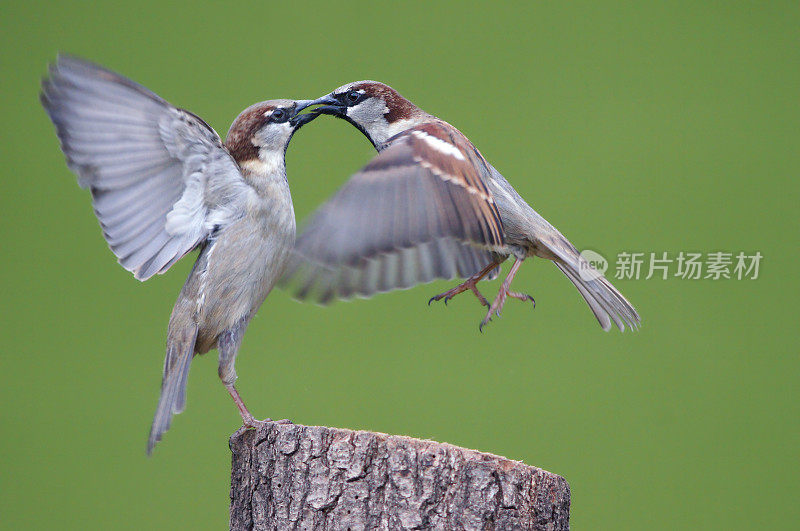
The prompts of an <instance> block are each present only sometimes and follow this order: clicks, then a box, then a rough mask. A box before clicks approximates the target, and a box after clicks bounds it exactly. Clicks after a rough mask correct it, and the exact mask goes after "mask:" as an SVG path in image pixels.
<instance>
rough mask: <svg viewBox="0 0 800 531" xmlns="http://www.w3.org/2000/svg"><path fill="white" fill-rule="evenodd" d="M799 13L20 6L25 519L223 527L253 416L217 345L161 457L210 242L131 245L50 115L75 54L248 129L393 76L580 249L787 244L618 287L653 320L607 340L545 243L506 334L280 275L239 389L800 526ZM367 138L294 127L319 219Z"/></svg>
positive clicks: (677, 515) (692, 523) (5, 180)
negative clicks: (192, 293) (241, 115)
mask: <svg viewBox="0 0 800 531" xmlns="http://www.w3.org/2000/svg"><path fill="white" fill-rule="evenodd" d="M799 15H800V6H799V5H798V4H797V2H747V3H743V2H714V3H706V2H694V1H693V2H658V3H638V2H630V3H617V2H614V3H609V2H605V3H596V2H578V3H572V2H571V3H569V4H566V3H561V2H552V3H550V2H548V3H546V4H539V3H535V4H534V3H526V4H522V3H519V4H514V5H512V4H506V5H500V4H497V3H493V4H492V5H489V4H486V5H484V6H482V7H478V6H474V7H470V5H469V4H465V3H462V2H458V3H447V4H446V3H438V2H420V3H409V2H404V3H391V4H389V3H387V4H381V5H374V4H372V3H369V4H367V3H364V4H362V3H358V2H342V3H335V2H323V3H319V4H305V3H290V2H281V3H278V4H273V3H270V2H257V3H244V2H237V3H235V5H233V3H232V5H229V6H227V7H223V5H222V4H219V3H206V2H187V3H184V4H179V3H177V2H146V1H145V2H128V3H127V5H124V6H119V7H113V6H110V5H103V4H98V3H95V2H87V3H85V4H84V3H80V4H79V3H75V4H71V3H69V2H59V3H57V4H56V3H53V4H51V5H47V4H37V3H36V2H29V3H25V4H24V5H23V3H22V2H17V3H10V2H6V3H5V4H4V5H3V7H2V17H1V18H0V30H1V31H0V46H2V50H3V52H2V54H0V65H2V81H1V82H0V87H2V117H3V122H4V125H3V127H2V128H0V146H2V147H1V148H0V152H2V169H1V170H0V171H1V172H2V175H0V190H2V195H1V197H2V209H0V216H2V227H3V237H2V239H0V248H1V249H2V260H0V274H1V278H2V305H0V312H2V314H1V315H0V317H2V342H3V350H4V351H5V352H4V354H3V355H2V356H0V374H2V381H3V385H2V386H0V403H2V408H0V422H1V424H0V428H1V429H2V442H0V456H1V457H0V466H1V467H2V472H1V473H0V485H1V487H2V488H1V489H0V490H2V496H0V514H1V515H2V517H0V526H3V527H6V528H9V529H20V528H26V527H27V528H61V529H67V528H72V529H87V528H132V529H144V528H150V527H155V528H176V527H186V528H197V529H200V528H207V529H220V528H224V527H225V526H226V523H227V510H228V488H229V466H230V453H229V451H228V447H227V437H228V436H229V435H230V434H231V433H232V432H233V431H235V430H236V429H237V428H238V427H239V425H240V419H239V416H238V413H237V411H236V408H235V407H234V405H233V403H232V402H231V400H230V398H229V397H228V395H227V394H226V392H225V390H224V388H223V386H222V385H220V384H219V382H218V379H217V375H216V362H215V359H214V356H215V355H214V354H212V355H210V356H206V357H203V358H200V359H197V360H195V363H194V366H193V370H192V373H191V378H190V384H189V397H188V409H187V411H186V412H185V413H183V414H182V415H180V416H179V417H177V419H176V421H175V422H174V424H173V427H172V429H171V430H170V431H169V433H168V434H167V435H166V438H165V439H164V440H163V441H162V442H161V443H160V445H159V446H157V448H156V451H155V454H154V456H153V457H152V458H147V457H146V456H145V453H144V448H145V439H146V436H147V433H148V429H149V425H150V420H151V415H152V413H153V410H154V408H155V405H156V400H157V394H158V389H159V384H160V373H161V368H162V360H163V350H164V347H163V345H164V338H165V331H166V325H167V318H168V316H169V313H170V310H171V308H172V304H173V302H174V299H175V297H176V295H177V293H178V290H179V289H180V286H181V284H182V283H183V281H184V279H185V277H186V275H187V274H188V271H189V269H190V267H191V262H192V259H191V258H190V259H187V260H184V261H183V262H182V263H179V264H178V265H176V266H175V267H174V268H173V270H171V271H170V272H169V274H167V275H165V276H162V277H158V278H154V279H152V280H151V281H149V282H147V283H144V284H142V283H139V282H137V281H136V280H134V279H133V277H132V275H130V274H129V273H127V272H126V271H124V270H123V269H122V268H121V267H119V266H118V265H117V264H116V263H115V259H114V257H113V255H112V254H111V252H110V251H109V250H108V249H107V247H106V245H105V243H104V242H103V240H102V238H101V234H100V230H99V228H98V225H97V222H96V220H95V218H94V215H93V213H92V209H91V207H90V201H89V197H88V194H87V193H86V192H85V191H82V190H80V189H79V188H78V187H77V185H76V182H75V177H74V176H73V175H72V174H70V172H69V171H68V170H67V168H66V166H65V164H64V160H63V156H62V154H61V153H60V152H59V150H58V144H57V141H56V138H55V135H54V133H53V128H52V126H51V124H50V123H49V121H48V119H47V117H46V115H45V113H44V112H43V110H42V109H41V107H40V106H39V102H38V90H39V81H40V78H41V76H42V75H43V74H44V73H45V71H46V66H47V63H48V62H49V61H51V60H53V59H54V58H55V56H56V53H57V52H58V51H59V50H61V51H68V52H71V53H74V54H77V55H80V56H84V57H86V58H89V59H91V60H94V61H96V62H99V63H101V64H103V65H105V66H107V67H109V68H111V69H113V70H116V71H118V72H120V73H122V74H124V75H126V76H128V77H130V78H132V79H134V80H136V81H138V82H139V83H142V84H143V85H145V86H147V87H149V88H151V89H152V90H154V91H155V92H157V93H158V94H160V95H161V96H163V97H164V98H166V99H168V100H169V101H171V102H173V103H174V104H176V105H178V106H181V107H185V108H187V109H190V110H192V111H193V112H195V113H197V114H199V115H200V116H202V117H203V118H205V119H206V121H208V122H209V123H210V124H211V125H212V126H213V127H215V128H216V129H217V130H218V131H219V132H220V133H221V134H222V135H223V136H224V134H225V132H226V131H227V128H228V126H229V124H230V123H231V121H232V120H233V118H234V117H235V116H236V115H237V114H238V112H239V111H240V110H242V109H244V108H245V107H246V106H248V105H250V104H251V103H254V102H256V101H259V100H263V99H270V98H280V97H288V98H311V97H316V96H319V95H321V94H323V93H325V92H328V91H329V90H332V89H333V88H335V87H337V86H338V85H340V84H343V83H345V82H348V81H353V80H357V79H364V78H371V79H379V80H382V81H385V82H387V83H389V84H391V85H393V86H395V87H396V88H397V89H398V90H400V91H401V92H402V93H403V94H404V95H405V96H407V97H409V98H410V99H411V100H413V101H414V102H415V103H417V104H418V105H420V106H421V107H422V108H424V109H426V110H427V111H429V112H431V113H434V114H436V115H438V116H440V117H443V118H444V119H446V120H448V121H449V122H451V123H452V124H454V125H456V126H457V127H459V128H460V129H461V131H463V132H464V133H465V134H466V135H467V136H468V137H469V138H470V139H471V140H472V141H473V142H474V143H475V144H476V145H477V146H478V147H479V148H480V149H481V151H482V152H483V154H484V155H485V156H486V157H487V158H488V159H489V160H490V161H491V162H492V163H493V164H494V165H495V166H497V168H498V169H499V170H500V171H502V172H503V173H504V174H505V176H506V177H507V178H508V179H509V180H510V181H511V182H512V183H513V184H514V186H515V187H516V188H517V190H518V191H519V192H520V193H521V194H522V195H523V196H524V197H525V198H526V199H527V200H528V201H529V202H530V203H531V204H532V205H533V206H534V208H536V209H537V210H538V211H539V212H540V213H542V214H543V215H544V216H545V217H547V218H548V219H549V220H550V221H551V222H552V223H553V224H554V225H556V226H557V227H558V228H559V229H560V230H561V231H562V232H563V233H564V234H566V235H567V236H568V237H569V238H570V239H572V241H573V242H574V243H575V244H576V245H577V246H578V247H579V248H587V247H588V248H591V249H595V250H598V251H601V252H602V253H603V254H605V255H606V256H608V257H614V256H615V255H616V254H617V253H618V252H621V251H638V252H647V253H649V252H657V253H660V252H663V251H668V252H670V253H677V252H679V251H682V250H683V251H696V252H703V253H705V252H712V251H730V252H738V251H746V252H748V253H752V252H755V251H760V252H761V253H762V254H763V256H764V259H763V262H762V264H761V271H760V278H759V279H758V280H755V281H744V280H742V281H737V280H720V281H711V280H694V281H692V280H682V279H676V278H671V279H669V280H661V279H651V280H638V281H637V280H626V281H615V284H616V285H617V286H618V287H619V288H620V289H621V291H622V292H623V293H625V295H626V296H627V297H628V298H629V299H630V300H631V301H632V302H633V303H634V304H635V305H636V307H637V309H638V310H639V312H640V314H641V315H642V317H643V327H642V330H641V331H640V332H639V333H635V334H630V333H625V334H620V333H618V332H611V333H608V334H606V333H603V332H602V330H601V329H600V328H599V327H598V326H597V323H596V322H595V321H594V319H593V317H592V315H591V313H590V312H589V310H588V309H587V308H586V306H585V304H584V303H583V301H582V300H581V298H580V297H579V296H578V294H577V292H576V291H575V289H574V288H573V287H572V286H571V284H570V283H569V282H567V280H566V279H564V278H563V277H562V276H561V274H560V273H559V272H558V271H557V270H556V268H554V267H553V266H551V265H550V264H547V263H545V262H543V261H536V262H534V263H533V264H530V265H528V264H526V265H525V266H524V267H523V268H522V270H521V273H520V274H519V276H518V277H517V278H518V280H517V281H516V283H515V286H516V287H517V288H518V289H520V290H523V291H527V292H530V293H532V294H533V295H534V296H535V297H536V301H537V308H536V310H534V311H532V310H531V309H530V308H529V307H528V306H526V305H522V304H521V303H518V302H516V301H511V302H510V303H509V305H508V306H507V308H506V311H505V312H504V314H503V317H502V319H495V321H494V322H493V323H492V324H491V325H490V326H489V327H488V328H487V329H486V330H485V333H484V334H480V333H479V332H478V327H477V325H478V321H479V320H480V318H481V317H482V315H483V312H482V310H481V308H480V307H479V306H478V305H477V303H476V302H475V300H474V299H473V298H472V297H470V296H464V297H461V298H458V299H456V300H455V301H453V303H451V304H450V306H449V307H448V308H445V307H444V306H432V307H430V308H429V307H428V306H427V305H426V301H427V300H428V298H429V297H430V296H431V295H433V294H435V293H437V292H439V291H442V290H444V289H446V288H447V287H448V286H449V285H450V284H449V283H447V282H438V283H435V284H431V285H427V286H420V287H417V288H415V289H412V290H409V291H404V292H396V293H393V294H389V295H382V296H380V297H377V298H375V299H373V300H370V301H362V300H359V301H356V302H351V303H339V304H336V305H335V306H333V307H330V308H321V307H317V306H313V305H303V304H299V303H297V302H294V301H292V300H291V298H290V297H289V296H288V295H287V293H285V292H283V291H279V290H276V291H275V292H274V293H273V294H272V295H271V296H270V297H269V298H268V299H267V302H266V303H265V305H264V307H263V308H262V309H261V311H260V312H259V314H258V316H257V317H256V318H255V320H254V321H253V323H252V324H251V326H250V329H249V330H248V332H247V335H246V337H245V341H244V346H243V350H242V352H241V354H240V357H239V362H238V365H237V368H238V371H239V374H240V378H239V386H240V391H241V392H242V394H243V396H244V398H245V400H246V402H247V404H248V405H249V407H250V409H251V410H252V411H253V412H254V414H255V415H256V416H261V417H267V416H269V417H272V418H285V417H288V418H291V419H293V420H295V421H296V422H298V423H303V424H321V425H327V426H338V427H347V428H354V429H367V430H377V431H383V432H388V433H395V434H406V435H411V436H417V437H424V438H431V439H436V440H439V441H447V442H450V443H454V444H457V445H462V446H466V447H470V448H477V449H481V450H484V451H488V452H492V453H496V454H501V455H505V456H508V457H510V458H513V459H520V460H524V461H525V462H526V463H529V464H533V465H537V466H540V467H543V468H545V469H547V470H550V471H553V472H556V473H558V474H561V475H563V476H564V477H566V478H567V479H568V480H569V482H570V484H571V486H572V494H573V505H572V524H573V527H574V528H575V529H658V528H664V529H674V528H684V529H687V528H688V529H712V528H717V529H734V528H742V529H744V528H748V529H749V528H759V529H776V528H791V527H794V526H795V525H797V523H798V517H799V516H800V512H799V511H800V504H798V503H797V496H798V494H800V489H799V488H798V474H799V473H800V470H799V467H798V463H799V462H800V459H798V448H800V425H799V420H800V407H799V406H798V404H800V401H798V398H800V397H799V396H798V369H799V368H800V363H798V362H799V361H800V356H798V347H797V344H798V341H797V340H798V317H797V295H798V293H800V289H798V288H799V287H800V286H798V267H797V262H796V254H797V244H798V240H799V238H798V235H800V231H798V228H799V227H798V184H797V178H798V168H800V164H799V163H800V160H799V159H800V157H799V156H798V154H799V153H800V149H798V148H800V47H799V46H798V42H800V41H799V40H798V37H799V36H800V30H798V28H800V16H799ZM371 156H372V151H371V146H370V145H369V143H368V142H367V141H366V140H365V139H364V138H363V137H361V136H360V134H359V133H358V132H357V131H356V130H355V129H353V128H352V127H350V126H349V125H347V124H346V123H344V122H342V121H335V120H332V119H321V120H318V121H317V122H315V123H314V124H313V126H310V127H308V128H306V129H304V130H303V131H302V132H301V133H300V134H298V135H297V137H295V141H294V142H293V144H292V146H291V148H290V149H289V153H288V168H289V179H290V182H291V185H292V191H293V195H294V201H295V207H296V211H297V214H298V218H299V219H301V220H302V219H303V218H304V217H305V216H306V215H307V214H308V213H309V212H311V210H312V209H313V208H314V207H315V206H316V205H318V204H319V203H320V202H321V201H323V200H324V198H326V197H327V196H329V195H330V194H331V193H332V192H333V191H334V190H335V189H337V187H339V186H340V185H341V184H342V183H343V182H344V180H345V179H346V178H347V177H348V176H349V175H350V174H351V173H352V172H353V171H355V170H357V169H358V168H359V167H360V166H361V165H363V164H364V163H365V162H366V161H367V160H368V159H369V158H370V157H371ZM507 267H508V266H506V268H507ZM673 271H674V268H673ZM497 285H498V283H497V282H493V283H492V284H491V285H487V286H486V287H485V293H486V294H487V295H491V296H493V295H494V293H495V292H496V289H497Z"/></svg>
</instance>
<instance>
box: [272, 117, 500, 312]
mask: <svg viewBox="0 0 800 531" xmlns="http://www.w3.org/2000/svg"><path fill="white" fill-rule="evenodd" d="M483 172H488V168H487V165H486V162H485V161H484V160H483V157H481V155H480V154H479V153H478V152H477V150H476V149H475V148H474V147H473V146H472V144H471V143H470V142H469V141H468V140H467V139H466V138H465V137H464V136H463V135H461V134H460V133H459V132H458V131H457V130H455V129H454V128H453V127H451V126H449V125H448V124H444V123H426V124H422V125H420V126H417V127H415V128H413V129H410V130H408V131H405V132H403V133H401V134H400V135H398V136H397V137H395V138H394V139H393V140H392V141H391V142H390V145H389V146H388V147H387V148H385V149H384V150H383V151H381V152H380V153H379V154H378V155H377V156H376V157H375V158H374V159H373V160H372V161H371V162H370V163H369V164H367V166H366V167H364V169H362V170H361V171H360V172H358V173H356V174H355V175H354V176H353V177H352V178H351V179H350V180H349V181H348V182H347V183H346V184H345V185H344V186H343V187H342V188H341V189H340V190H339V191H338V192H337V193H336V194H335V195H334V196H333V197H332V198H331V199H330V200H328V202H327V203H325V204H324V205H322V206H321V207H320V208H319V209H318V210H317V211H316V212H315V213H314V214H313V215H312V217H311V219H310V221H309V222H308V224H307V225H306V227H305V229H304V230H303V231H302V233H301V234H300V236H299V237H298V238H297V243H296V248H295V253H294V257H293V260H292V262H291V263H290V266H289V268H288V272H287V274H286V275H285V280H284V283H287V282H288V283H290V284H292V285H293V286H294V287H295V289H294V291H295V293H296V296H297V297H298V298H300V299H306V298H311V299H315V300H319V301H320V302H323V303H324V302H328V301H330V300H331V299H333V298H349V297H352V296H353V295H359V296H363V297H368V296H371V295H373V294H374V293H376V292H385V291H390V290H393V289H397V288H408V287H411V286H413V285H415V284H418V283H421V282H429V281H431V280H433V279H434V278H446V279H449V278H453V277H455V276H459V277H468V276H471V275H473V274H474V273H476V272H478V271H480V270H481V269H483V268H484V267H486V266H487V265H488V264H489V263H491V261H492V251H493V250H497V249H500V248H501V247H503V246H504V239H503V226H502V222H501V221H500V215H499V213H498V211H497V207H496V206H495V204H494V200H493V198H492V196H491V192H489V190H488V188H487V187H486V185H485V183H484V173H483Z"/></svg>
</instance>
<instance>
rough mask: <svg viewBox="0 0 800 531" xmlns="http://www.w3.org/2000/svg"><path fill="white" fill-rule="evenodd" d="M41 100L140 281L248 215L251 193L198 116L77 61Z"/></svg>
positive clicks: (58, 68)
mask: <svg viewBox="0 0 800 531" xmlns="http://www.w3.org/2000/svg"><path fill="white" fill-rule="evenodd" d="M41 100H42V104H43V105H44V107H45V109H46V110H47V113H48V114H49V115H50V118H51V119H52V121H53V123H54V124H55V126H56V132H57V133H58V137H59V140H60V141H61V147H62V150H63V151H64V154H65V155H66V158H67V164H68V165H69V167H70V169H72V170H73V171H74V172H75V173H76V174H78V177H79V180H78V182H79V184H80V185H81V186H82V187H84V188H89V189H90V190H91V192H92V201H93V205H94V210H95V214H96V215H97V218H98V220H99V221H100V226H101V227H102V229H103V235H104V237H105V238H106V241H107V242H108V244H109V246H110V247H111V250H112V251H113V252H114V254H115V255H116V256H117V258H118V259H119V262H120V264H121V265H122V266H123V267H125V268H126V269H128V270H129V271H131V272H133V273H134V275H135V276H136V278H138V279H140V280H146V279H147V278H150V277H151V276H152V275H154V274H156V273H163V272H164V271H166V270H167V269H169V267H170V266H171V265H172V264H173V263H175V262H176V261H177V260H178V259H180V258H181V257H182V256H183V255H185V254H186V253H187V252H189V251H190V250H192V249H193V248H194V247H196V246H197V245H198V244H200V243H201V242H203V241H204V240H205V239H206V238H207V237H208V236H209V234H210V233H211V232H212V230H213V229H214V226H215V225H224V224H225V223H228V222H230V221H233V220H234V219H236V217H237V216H238V215H240V213H241V211H242V208H240V207H241V206H242V202H243V201H244V200H245V198H246V194H247V193H248V192H249V187H248V185H247V184H246V183H245V182H244V179H243V178H242V175H241V173H240V171H239V168H238V166H237V165H236V163H235V162H234V161H233V159H232V158H231V157H230V154H229V153H228V152H227V150H226V149H225V148H224V147H223V145H222V142H221V140H220V138H219V136H218V135H217V134H216V133H215V132H214V131H213V130H212V129H211V128H210V127H209V126H208V125H207V124H206V123H205V122H203V121H202V120H201V119H199V118H198V117H197V116H195V115H194V114H192V113H190V112H188V111H184V110H182V109H178V108H176V107H173V106H172V105H170V104H169V103H167V102H166V101H165V100H163V99H162V98H161V97H159V96H157V95H156V94H154V93H152V92H150V91H149V90H147V89H146V88H144V87H142V86H140V85H138V84H136V83H134V82H133V81H131V80H129V79H126V78H124V77H122V76H120V75H119V74H116V73H114V72H111V71H109V70H106V69H104V68H102V67H100V66H97V65H94V64H92V63H88V62H86V61H83V60H80V59H77V58H74V57H69V56H60V57H59V59H58V61H57V62H56V63H54V64H53V65H52V66H51V67H50V70H49V77H48V78H47V79H45V80H44V81H43V82H42V97H41Z"/></svg>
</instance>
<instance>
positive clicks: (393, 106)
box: [351, 81, 427, 123]
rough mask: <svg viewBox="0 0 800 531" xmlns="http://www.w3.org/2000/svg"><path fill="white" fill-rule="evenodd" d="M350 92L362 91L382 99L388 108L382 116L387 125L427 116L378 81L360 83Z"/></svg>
mask: <svg viewBox="0 0 800 531" xmlns="http://www.w3.org/2000/svg"><path fill="white" fill-rule="evenodd" d="M351 90H363V91H364V93H365V94H366V95H367V96H374V97H378V98H381V99H383V101H385V102H386V107H388V108H389V112H388V113H386V114H385V115H384V116H385V117H386V121H387V122H389V123H394V122H395V121H397V120H405V119H408V118H412V117H415V116H421V115H425V114H427V113H425V111H423V110H422V109H420V108H419V107H417V106H416V105H414V104H413V103H411V102H410V101H408V100H407V99H405V98H404V97H403V96H401V95H400V93H399V92H397V91H396V90H395V89H393V88H392V87H390V86H389V85H386V84H384V83H381V82H379V81H360V82H358V83H355V84H354V85H353V86H352V87H351Z"/></svg>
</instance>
